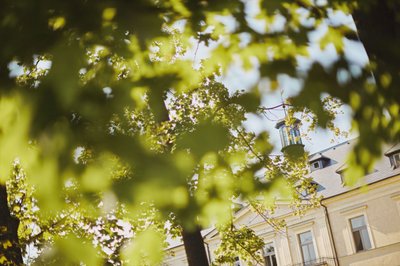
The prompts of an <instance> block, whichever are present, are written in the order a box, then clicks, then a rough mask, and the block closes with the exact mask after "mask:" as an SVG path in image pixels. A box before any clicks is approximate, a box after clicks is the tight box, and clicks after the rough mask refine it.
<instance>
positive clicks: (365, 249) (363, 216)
mask: <svg viewBox="0 0 400 266" xmlns="http://www.w3.org/2000/svg"><path fill="white" fill-rule="evenodd" d="M360 217H362V218H363V221H364V225H362V226H361V227H357V228H354V227H353V224H352V220H354V219H357V218H360ZM349 223H350V229H351V236H352V239H353V245H354V249H355V252H356V253H359V252H363V251H367V250H370V249H372V243H371V236H370V235H369V232H368V225H367V222H366V219H365V215H364V214H361V215H357V216H355V217H353V218H350V219H349ZM361 230H365V231H366V233H367V236H368V241H369V245H370V248H365V245H366V243H364V242H363V238H362V237H361V234H360V241H361V244H362V246H363V249H360V250H357V245H356V239H355V237H354V233H355V232H360V231H361Z"/></svg>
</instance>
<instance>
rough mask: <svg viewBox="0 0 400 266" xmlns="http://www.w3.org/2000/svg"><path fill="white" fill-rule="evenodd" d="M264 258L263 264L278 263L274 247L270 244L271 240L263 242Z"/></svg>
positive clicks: (273, 264)
mask: <svg viewBox="0 0 400 266" xmlns="http://www.w3.org/2000/svg"><path fill="white" fill-rule="evenodd" d="M264 260H265V266H277V265H278V263H277V262H276V255H275V248H274V245H273V244H272V242H271V243H267V244H265V247H264Z"/></svg>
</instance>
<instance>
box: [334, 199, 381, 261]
mask: <svg viewBox="0 0 400 266" xmlns="http://www.w3.org/2000/svg"><path fill="white" fill-rule="evenodd" d="M366 210H367V205H366V204H364V205H358V206H352V207H351V208H350V209H349V208H347V209H345V210H343V211H341V212H340V213H341V214H342V215H343V216H344V219H345V220H346V222H347V228H346V231H347V240H346V242H347V244H346V245H348V244H349V246H350V249H349V250H348V252H349V254H348V255H352V254H357V253H360V252H365V251H369V250H372V249H375V240H374V235H373V234H372V231H371V226H370V224H369V220H368V215H367V211H366ZM361 215H363V216H364V221H365V225H366V227H367V232H368V237H369V241H370V243H371V248H370V249H368V250H362V251H357V247H356V245H355V242H354V238H353V231H352V226H351V222H350V220H351V219H353V218H357V217H358V216H361Z"/></svg>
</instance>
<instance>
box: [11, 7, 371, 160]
mask: <svg viewBox="0 0 400 266" xmlns="http://www.w3.org/2000/svg"><path fill="white" fill-rule="evenodd" d="M256 2H257V1H256V0H249V1H247V3H246V4H247V8H246V12H247V14H248V18H247V19H248V21H249V23H250V24H251V26H252V27H253V28H254V29H256V30H257V31H260V32H262V31H264V29H265V24H263V23H261V22H260V21H257V20H256V19H255V18H253V17H252V16H253V15H255V14H257V13H258V12H259V9H258V7H257V5H256ZM329 17H330V20H329V24H331V25H346V26H349V27H350V28H352V29H354V30H355V29H356V28H355V24H354V21H353V19H352V17H351V16H349V15H346V14H344V13H342V12H333V11H332V12H330V16H329ZM219 19H220V20H221V21H223V23H224V24H225V25H226V26H227V28H228V29H230V30H232V31H233V30H234V28H235V21H234V19H233V18H230V17H220V18H219ZM285 22H286V21H285V18H284V17H282V16H279V15H278V16H277V17H276V19H275V22H274V23H273V25H272V26H271V27H270V29H269V30H272V31H280V30H282V29H283V27H284V24H285ZM303 23H312V21H311V22H310V21H307V20H306V19H304V21H303ZM176 26H177V27H179V25H176ZM327 30H328V25H327V24H321V25H320V27H319V28H318V29H317V30H316V31H314V32H312V33H311V34H309V36H308V38H309V40H310V46H309V54H310V57H298V58H297V60H298V65H299V71H307V70H308V69H309V68H310V67H311V65H312V64H313V63H314V62H318V63H320V64H321V65H322V66H324V67H329V65H330V64H332V63H333V62H334V61H335V60H336V59H337V58H338V55H337V53H336V50H335V48H334V46H333V45H328V46H327V47H325V49H323V50H322V49H321V48H320V46H319V40H320V38H322V37H323V36H324V34H325V33H326V31H327ZM247 39H248V36H246V35H243V43H246V42H247V41H248V40H247ZM192 41H193V48H192V50H189V51H188V52H187V53H186V55H185V56H184V58H185V59H192V60H193V61H194V63H193V66H194V67H195V68H198V67H200V62H201V61H202V60H204V59H207V57H209V55H210V52H211V50H212V49H213V48H214V47H216V46H217V45H218V43H217V42H211V43H210V45H209V46H205V45H204V43H197V41H196V40H195V39H193V40H192ZM344 46H345V49H344V51H345V57H346V59H347V60H348V61H349V62H350V63H351V64H352V69H351V70H352V73H351V74H349V73H346V72H343V73H339V74H338V80H343V82H345V81H346V79H348V78H349V77H350V75H356V74H357V73H358V72H359V73H361V69H362V67H363V66H365V64H367V62H368V57H367V54H366V51H365V49H364V47H363V45H362V44H361V43H360V42H356V41H352V40H347V39H344ZM34 60H35V59H34ZM257 66H258V63H257V61H256V60H255V61H254V69H252V70H248V71H245V70H243V68H242V67H241V62H240V60H234V63H233V64H232V65H231V66H230V67H229V68H228V71H227V72H226V73H225V74H224V75H223V76H222V77H221V79H220V81H221V82H222V83H223V84H224V85H225V86H226V87H227V88H228V90H229V91H230V93H234V92H235V91H237V90H243V91H249V90H250V89H251V88H253V87H254V86H257V83H258V82H259V81H260V77H259V73H258V71H257ZM38 67H39V68H42V69H49V68H50V67H51V62H50V61H46V60H43V61H41V62H39V64H38ZM9 69H10V70H11V73H10V76H14V77H15V76H18V75H21V74H22V73H23V68H22V67H20V66H19V65H18V64H17V63H16V62H11V63H10V65H9ZM278 81H279V85H280V86H279V89H277V90H272V89H271V88H270V84H269V81H268V80H261V82H260V83H259V84H258V87H259V90H260V92H261V94H262V95H263V96H262V106H264V107H271V106H276V105H279V104H281V103H282V101H283V100H284V99H287V98H288V97H291V96H295V95H297V94H298V93H299V92H300V91H301V89H302V85H301V83H300V82H299V80H297V79H295V78H292V77H290V76H288V75H285V74H282V75H279V77H278ZM305 89H306V88H305ZM342 111H343V114H342V115H339V116H338V117H337V119H336V120H335V125H336V126H337V127H339V128H340V129H341V130H344V131H348V132H349V133H350V134H349V136H348V137H347V138H346V139H349V138H354V137H356V136H357V132H352V131H351V109H350V108H349V107H348V106H343V108H342ZM282 118H284V112H283V109H282V108H280V109H277V110H275V111H273V112H271V113H269V114H268V118H267V117H265V116H263V115H254V114H250V115H247V121H246V122H245V123H244V126H245V127H246V129H247V130H250V131H253V132H255V133H256V134H258V133H260V132H262V131H267V132H269V134H270V140H271V143H273V144H274V145H275V149H274V151H273V153H279V152H280V148H281V145H280V138H279V134H278V130H277V129H275V124H276V122H277V121H278V120H279V119H282ZM303 122H304V121H303ZM306 128H307V124H304V125H303V127H302V131H303V133H304V132H305V131H306ZM346 139H345V138H343V137H335V136H334V134H333V133H332V132H329V131H327V130H323V129H321V128H319V129H317V130H316V131H315V132H311V133H309V134H308V137H307V138H304V137H303V139H302V140H303V144H305V148H306V150H307V151H309V152H310V153H314V152H318V151H319V150H322V149H325V148H328V147H330V146H332V145H334V144H337V143H340V142H343V141H345V140H346Z"/></svg>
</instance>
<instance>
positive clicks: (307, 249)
mask: <svg viewBox="0 0 400 266" xmlns="http://www.w3.org/2000/svg"><path fill="white" fill-rule="evenodd" d="M299 242H300V249H301V255H302V256H303V261H304V263H306V264H307V262H312V261H314V260H316V258H317V257H316V254H315V249H314V243H313V237H312V234H311V231H307V232H304V233H301V234H299Z"/></svg>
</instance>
